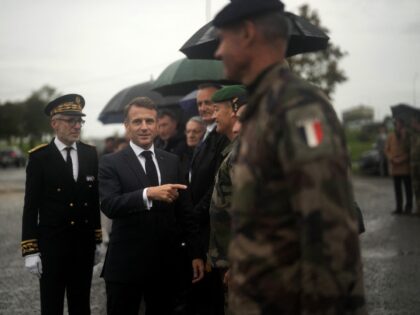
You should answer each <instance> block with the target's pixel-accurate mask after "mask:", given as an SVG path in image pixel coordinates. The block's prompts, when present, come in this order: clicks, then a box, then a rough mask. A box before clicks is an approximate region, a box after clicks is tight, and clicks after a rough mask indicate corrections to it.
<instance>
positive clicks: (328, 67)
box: [288, 4, 347, 97]
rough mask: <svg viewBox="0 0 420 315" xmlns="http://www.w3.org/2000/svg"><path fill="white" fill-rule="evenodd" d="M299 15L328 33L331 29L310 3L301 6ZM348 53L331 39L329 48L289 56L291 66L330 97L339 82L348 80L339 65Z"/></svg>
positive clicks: (295, 71)
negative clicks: (323, 23)
mask: <svg viewBox="0 0 420 315" xmlns="http://www.w3.org/2000/svg"><path fill="white" fill-rule="evenodd" d="M299 15H300V16H302V17H304V18H306V19H307V20H308V21H310V22H311V23H312V24H314V25H316V26H318V27H319V28H320V29H322V30H323V31H324V32H325V33H326V34H329V30H328V29H327V28H326V27H324V26H322V25H321V19H320V17H319V15H318V12H317V11H316V10H311V8H310V7H309V5H307V4H304V5H302V6H300V7H299ZM346 55H347V53H346V52H344V51H342V50H341V48H340V47H339V46H337V45H334V44H333V43H332V42H331V40H330V41H329V43H328V47H327V49H325V50H323V51H319V52H315V53H307V54H301V55H297V56H293V57H291V58H288V61H289V64H290V68H291V69H292V71H293V72H294V73H296V74H297V75H299V76H300V77H301V78H303V79H305V80H307V81H309V82H311V83H313V84H315V85H317V86H318V87H320V88H321V89H322V90H323V91H324V92H325V93H326V94H327V95H328V96H329V97H332V95H333V94H334V91H335V88H336V86H337V84H340V83H343V82H345V81H347V76H346V74H345V72H344V70H343V69H341V68H340V67H339V62H340V60H341V59H342V58H343V57H345V56H346Z"/></svg>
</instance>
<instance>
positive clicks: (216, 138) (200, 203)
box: [190, 128, 230, 258]
mask: <svg viewBox="0 0 420 315" xmlns="http://www.w3.org/2000/svg"><path fill="white" fill-rule="evenodd" d="M229 142H230V141H229V139H228V138H227V137H226V136H224V135H221V134H219V133H217V132H216V128H215V129H214V130H213V131H212V132H211V133H210V134H209V135H208V136H207V138H206V140H205V141H204V143H202V144H200V145H199V146H198V147H197V148H196V150H195V152H194V154H193V157H192V160H191V183H190V187H191V198H192V202H193V206H194V214H195V215H196V216H197V217H198V220H199V222H200V226H199V233H200V236H199V242H200V250H201V255H202V257H203V258H204V257H205V255H206V253H207V251H208V245H209V237H210V217H209V208H210V201H211V195H212V192H213V188H214V177H215V175H216V172H217V170H218V169H219V167H220V163H221V162H222V151H223V149H224V148H225V147H226V146H227V145H228V144H229Z"/></svg>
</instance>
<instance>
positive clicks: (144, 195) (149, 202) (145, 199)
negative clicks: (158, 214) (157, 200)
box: [143, 188, 153, 210]
mask: <svg viewBox="0 0 420 315" xmlns="http://www.w3.org/2000/svg"><path fill="white" fill-rule="evenodd" d="M143 202H144V205H145V206H146V209H147V210H150V208H151V207H152V206H153V200H149V199H148V198H147V188H145V189H143Z"/></svg>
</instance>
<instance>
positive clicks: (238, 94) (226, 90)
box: [211, 85, 248, 112]
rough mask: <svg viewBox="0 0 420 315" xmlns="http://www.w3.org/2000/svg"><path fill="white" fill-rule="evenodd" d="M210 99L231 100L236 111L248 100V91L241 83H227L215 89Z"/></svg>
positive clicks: (216, 100) (214, 101)
mask: <svg viewBox="0 0 420 315" xmlns="http://www.w3.org/2000/svg"><path fill="white" fill-rule="evenodd" d="M211 100H212V101H213V103H216V104H217V103H222V102H231V103H232V106H233V110H234V111H235V112H236V111H237V110H238V109H239V107H241V106H242V105H245V104H246V103H247V102H248V92H247V90H246V88H245V86H243V85H228V86H225V87H223V88H221V89H220V90H218V91H216V92H215V93H214V94H213V96H212V98H211Z"/></svg>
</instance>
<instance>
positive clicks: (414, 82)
mask: <svg viewBox="0 0 420 315" xmlns="http://www.w3.org/2000/svg"><path fill="white" fill-rule="evenodd" d="M417 77H418V73H417V72H416V73H415V74H414V77H413V105H414V106H416V81H417Z"/></svg>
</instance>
